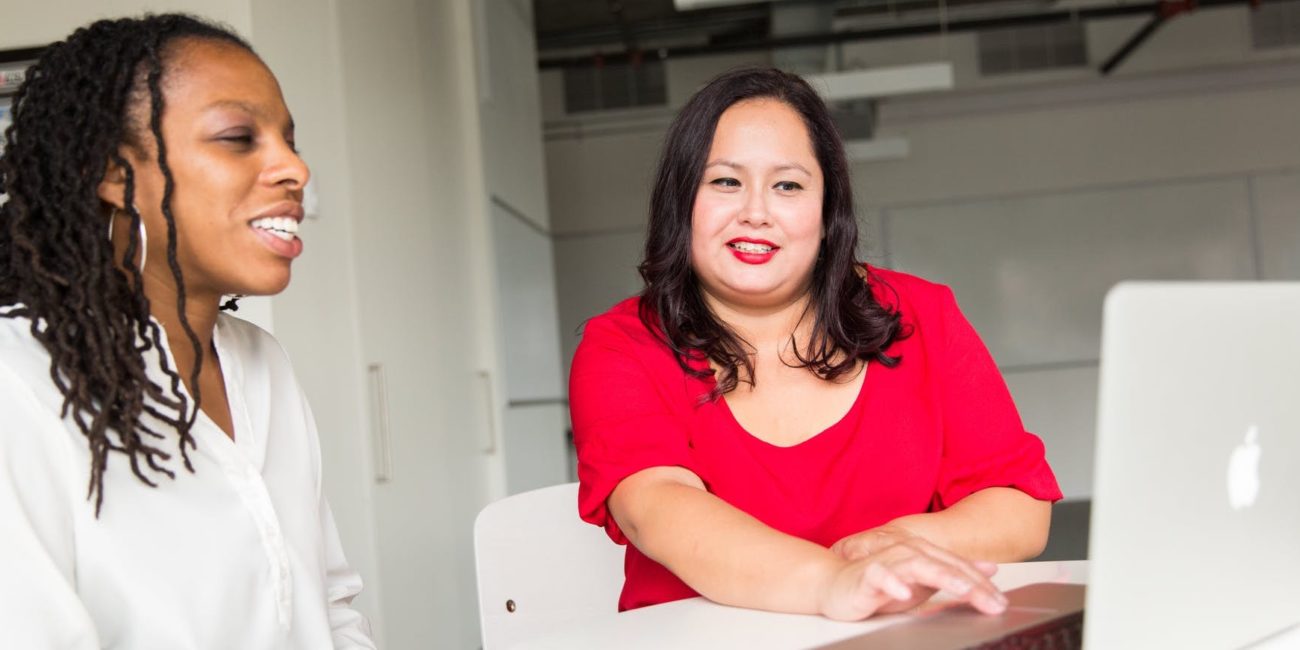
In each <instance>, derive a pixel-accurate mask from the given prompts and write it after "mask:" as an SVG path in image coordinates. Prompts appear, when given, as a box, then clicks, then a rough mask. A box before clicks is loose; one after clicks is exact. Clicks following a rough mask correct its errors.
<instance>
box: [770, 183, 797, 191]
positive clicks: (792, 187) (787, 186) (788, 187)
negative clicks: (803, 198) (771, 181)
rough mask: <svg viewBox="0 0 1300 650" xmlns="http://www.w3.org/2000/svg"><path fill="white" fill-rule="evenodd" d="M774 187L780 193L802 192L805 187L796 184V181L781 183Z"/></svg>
mask: <svg viewBox="0 0 1300 650" xmlns="http://www.w3.org/2000/svg"><path fill="white" fill-rule="evenodd" d="M772 187H773V188H774V189H776V190H777V191H778V192H794V191H796V190H802V189H803V186H802V185H800V184H798V183H796V182H794V181H781V182H780V183H777V184H776V185H773V186H772Z"/></svg>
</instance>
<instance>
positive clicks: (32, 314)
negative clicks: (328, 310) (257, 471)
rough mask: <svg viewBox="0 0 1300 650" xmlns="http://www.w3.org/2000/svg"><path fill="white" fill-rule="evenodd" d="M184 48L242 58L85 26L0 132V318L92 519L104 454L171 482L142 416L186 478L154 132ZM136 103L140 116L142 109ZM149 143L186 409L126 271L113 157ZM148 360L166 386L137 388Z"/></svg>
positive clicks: (172, 225) (185, 416) (171, 25)
mask: <svg viewBox="0 0 1300 650" xmlns="http://www.w3.org/2000/svg"><path fill="white" fill-rule="evenodd" d="M184 39H203V40H216V41H222V42H226V43H232V44H235V45H238V46H240V47H242V48H244V49H247V50H249V51H250V52H251V51H252V48H250V47H249V45H248V44H247V43H246V42H244V41H243V40H241V39H240V38H239V37H238V36H235V35H234V34H232V33H231V32H229V31H227V30H225V29H223V28H221V27H217V26H214V25H211V24H209V23H206V22H204V21H202V20H200V19H197V18H194V17H191V16H185V15H179V14H164V15H148V16H145V17H143V18H138V19H136V18H126V19H118V20H101V21H98V22H95V23H93V24H91V25H89V26H87V27H83V28H81V29H78V30H77V31H76V32H74V33H73V34H72V35H71V36H69V37H68V39H67V40H65V41H62V42H59V43H55V44H54V45H51V46H50V47H49V48H48V49H46V50H45V52H44V53H43V54H42V55H41V57H40V59H39V60H38V61H37V62H36V63H35V64H34V65H33V66H32V67H31V68H30V69H29V70H28V72H27V80H26V81H25V82H24V83H23V85H22V86H21V87H20V88H19V89H18V92H17V94H16V95H15V96H14V99H13V105H12V113H13V124H12V126H10V127H9V128H8V129H7V130H6V132H5V134H4V137H5V148H4V154H3V157H0V186H3V187H4V188H5V190H6V191H7V192H8V195H9V200H8V202H7V203H5V204H4V205H0V315H2V316H5V317H9V318H28V319H30V320H31V333H32V336H34V337H35V338H36V340H38V341H39V342H40V343H41V345H43V346H44V347H45V349H46V350H47V351H48V352H49V355H50V378H51V379H52V380H53V381H54V384H55V385H56V386H57V387H58V389H59V391H60V392H61V393H62V394H63V407H62V413H61V417H71V418H72V420H73V421H74V422H75V423H76V425H77V427H78V428H79V429H80V431H81V433H82V434H83V435H85V437H86V440H87V441H88V442H89V446H90V452H91V453H90V456H91V467H90V481H89V486H88V489H87V499H93V500H94V503H95V513H96V515H97V516H98V513H99V511H100V508H101V506H102V505H103V502H104V472H105V471H106V469H107V467H108V459H109V456H110V452H116V453H119V454H122V455H123V456H125V457H126V458H127V461H128V463H129V464H130V467H131V471H132V472H133V473H134V474H135V476H136V477H137V478H139V479H140V480H141V481H143V482H144V483H145V484H147V485H149V486H151V487H153V486H156V483H155V479H156V478H157V476H158V475H164V476H167V477H168V478H175V472H174V470H173V468H170V467H168V463H167V461H170V460H171V459H172V458H173V453H172V452H170V451H166V450H164V448H163V441H165V440H166V439H167V437H168V436H167V435H164V433H162V432H161V431H159V430H155V429H154V428H151V427H150V426H148V425H147V424H146V422H145V421H144V420H143V419H142V416H144V415H146V414H147V415H149V416H151V417H152V418H154V419H155V420H156V421H158V422H161V423H163V424H165V425H167V426H168V427H170V428H172V429H174V430H175V432H176V434H177V436H176V440H175V447H176V452H177V453H179V456H180V463H181V464H182V465H183V466H184V467H185V469H186V470H187V471H190V472H193V471H194V467H193V465H192V464H191V463H190V458H189V450H190V449H193V448H195V442H194V438H193V436H192V435H191V433H190V430H191V427H192V426H193V424H194V421H195V419H196V418H197V417H198V414H199V399H200V395H199V381H198V377H199V370H200V368H201V366H202V362H203V354H202V350H201V345H200V343H199V338H198V336H197V335H196V334H195V332H194V330H193V328H192V327H191V326H190V323H189V319H188V318H187V317H186V315H185V288H184V286H185V285H184V283H183V282H182V279H181V268H180V265H179V263H178V261H177V259H176V241H177V238H176V219H175V216H174V215H173V213H172V207H171V199H172V194H173V191H174V189H175V182H174V180H173V178H172V173H171V169H170V168H169V167H168V164H167V146H166V143H165V142H164V140H163V134H162V118H163V111H164V105H163V95H162V84H163V77H164V73H165V69H166V63H167V61H168V58H169V56H171V55H172V54H174V52H175V50H176V47H175V46H176V45H177V44H178V43H179V42H180V41H182V40H184ZM145 101H148V107H149V110H148V111H143V110H141V107H143V106H144V104H143V102H145ZM140 116H144V117H143V119H141V117H140ZM146 120H147V129H148V130H147V132H144V129H143V128H142V127H143V126H144V125H143V124H141V122H144V121H146ZM148 138H152V140H153V144H154V150H155V151H156V152H157V153H156V156H157V163H158V167H159V169H160V170H161V172H162V175H163V178H164V189H163V197H162V205H161V209H162V213H163V216H164V217H165V220H166V223H167V263H168V266H169V268H170V270H171V273H172V277H173V278H174V279H175V282H176V286H177V293H178V295H177V303H178V304H177V309H178V314H179V316H180V323H181V326H182V327H183V328H184V331H185V334H186V335H187V337H188V339H189V343H190V345H191V346H193V349H194V353H195V364H194V370H193V373H192V375H191V382H190V386H191V387H192V395H193V403H190V400H188V399H187V398H186V396H185V392H184V389H183V386H182V381H181V377H180V375H179V374H178V371H177V370H176V369H174V368H173V367H172V364H171V362H170V361H169V360H168V357H169V355H168V353H167V350H166V346H165V344H164V342H163V339H162V333H161V331H160V328H159V326H158V323H157V322H156V321H154V320H152V319H151V318H150V309H149V300H148V298H146V297H145V295H144V289H143V287H144V282H143V278H142V276H141V271H140V269H139V268H138V267H137V265H136V263H135V261H134V260H135V259H136V254H137V252H139V249H140V247H141V246H142V245H143V244H142V242H141V241H140V237H139V235H138V232H139V228H140V223H141V217H140V213H139V211H138V210H137V209H136V207H135V170H134V169H133V168H132V166H131V165H130V163H128V162H127V160H126V159H125V158H124V157H123V156H121V155H120V154H119V148H120V147H121V146H122V145H124V144H125V145H133V146H136V147H138V148H139V149H140V150H141V151H145V150H147V148H146V147H145V146H144V145H145V143H146V142H147V141H148ZM110 161H111V162H112V163H113V164H114V165H115V166H116V167H117V168H120V169H121V170H122V172H123V174H124V176H125V197H124V198H125V200H124V203H125V210H126V212H127V213H128V214H129V216H130V218H131V234H130V241H129V243H128V244H127V247H126V250H125V252H124V254H123V257H122V259H121V260H120V264H119V263H118V262H117V261H115V260H114V259H113V247H112V244H111V243H110V242H109V240H108V238H107V236H106V233H107V232H108V228H107V226H108V218H111V217H107V215H106V213H105V209H104V206H103V203H102V202H101V201H100V199H99V198H98V195H97V188H98V187H99V185H100V183H101V182H102V181H103V180H104V176H105V173H106V169H107V167H108V163H109V162H110ZM106 217H107V218H106ZM123 269H124V270H125V272H123ZM150 350H156V351H157V357H158V366H159V367H160V368H161V370H162V371H163V373H164V374H165V375H166V376H167V377H168V378H169V379H170V386H168V387H166V388H164V387H163V386H160V385H158V384H157V383H156V382H154V381H153V380H152V379H150V378H149V376H148V373H147V368H146V364H147V361H146V353H148V352H149V351H150Z"/></svg>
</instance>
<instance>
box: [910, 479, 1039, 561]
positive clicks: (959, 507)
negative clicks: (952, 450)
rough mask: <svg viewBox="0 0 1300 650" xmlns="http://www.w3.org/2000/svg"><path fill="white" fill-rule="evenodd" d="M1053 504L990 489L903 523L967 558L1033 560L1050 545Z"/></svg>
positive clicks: (912, 530) (920, 534)
mask: <svg viewBox="0 0 1300 650" xmlns="http://www.w3.org/2000/svg"><path fill="white" fill-rule="evenodd" d="M1051 517H1052V510H1051V504H1050V503H1048V502H1047V501H1039V500H1037V499H1035V498H1033V497H1031V496H1029V495H1027V494H1025V493H1024V492H1021V491H1020V490H1016V489H1014V488H988V489H984V490H980V491H979V492H976V493H974V494H971V495H970V496H968V497H966V498H965V499H962V500H961V501H958V502H957V503H955V504H953V505H952V506H951V507H949V508H948V509H946V510H942V511H939V512H929V513H924V514H916V515H908V516H905V517H899V518H898V519H895V520H893V521H891V522H889V524H887V526H897V527H901V528H903V529H905V530H907V531H909V532H911V533H913V534H916V535H919V536H921V537H924V538H925V539H926V540H929V541H930V542H931V543H933V544H937V545H939V546H942V547H944V548H947V549H949V550H951V551H953V552H955V553H957V554H958V555H961V556H963V557H967V558H971V559H977V560H988V561H992V562H1019V561H1022V560H1027V559H1030V558H1033V557H1034V556H1036V555H1038V554H1039V553H1041V552H1042V551H1043V546H1044V545H1046V544H1047V533H1048V529H1049V526H1050V523H1051Z"/></svg>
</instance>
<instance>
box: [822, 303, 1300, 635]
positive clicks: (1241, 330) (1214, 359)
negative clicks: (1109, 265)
mask: <svg viewBox="0 0 1300 650" xmlns="http://www.w3.org/2000/svg"><path fill="white" fill-rule="evenodd" d="M1101 359H1102V361H1101V384H1100V391H1099V400H1098V414H1097V453H1096V466H1095V469H1096V473H1095V477H1094V483H1093V505H1092V522H1091V532H1090V538H1089V560H1090V562H1089V565H1088V572H1089V579H1088V587H1087V589H1086V597H1085V592H1084V589H1083V587H1082V586H1079V585H1031V586H1029V587H1025V588H1023V589H1020V590H1014V591H1012V592H1010V593H1009V594H1008V596H1009V597H1010V600H1011V607H1010V608H1009V609H1008V612H1007V613H1006V614H1003V615H1001V616H997V617H985V616H982V615H980V614H977V613H975V612H974V611H972V610H970V609H969V608H966V607H954V608H950V609H948V610H944V611H942V612H940V613H938V614H933V615H927V616H922V617H920V618H918V619H917V620H916V621H912V622H908V623H904V624H900V625H895V626H891V627H888V628H885V629H883V630H880V631H878V632H874V633H869V634H865V635H863V636H860V637H856V638H854V639H848V640H846V641H844V642H841V643H838V644H834V645H833V646H828V647H835V648H863V649H867V648H927V649H934V650H941V649H945V648H965V647H973V646H980V645H982V644H986V643H990V642H995V641H996V640H998V639H1001V638H1005V637H1006V636H1007V635H1012V636H1016V635H1024V636H1026V637H1033V636H1034V635H1040V634H1041V635H1052V634H1057V633H1058V632H1061V631H1066V630H1068V629H1069V628H1070V627H1073V628H1074V630H1075V631H1074V634H1075V635H1076V636H1077V630H1078V628H1079V627H1080V626H1081V627H1082V630H1083V644H1084V647H1086V648H1087V649H1088V650H1102V649H1106V650H1109V649H1112V648H1119V649H1122V648H1241V647H1247V646H1250V645H1253V644H1256V643H1259V642H1261V641H1265V640H1267V639H1269V638H1270V637H1274V635H1277V634H1278V633H1281V632H1283V631H1285V630H1287V629H1288V628H1291V627H1292V626H1295V625H1296V624H1297V623H1300V283H1204V282H1198V283H1180V282H1164V283H1122V284H1120V285H1118V286H1116V287H1115V288H1114V289H1112V290H1111V291H1110V293H1109V294H1108V295H1107V297H1106V303H1105V317H1104V324H1103V329H1102V355H1101ZM1085 598H1086V612H1084V611H1082V610H1084V609H1085V607H1084V603H1085ZM1082 614H1086V615H1082ZM1081 615H1082V616H1081ZM1080 617H1081V618H1082V621H1081V622H1080ZM1054 630H1055V631H1054ZM1293 636H1297V635H1296V633H1295V630H1291V631H1289V632H1287V639H1288V640H1289V639H1291V638H1292V637H1293ZM1060 640H1062V641H1065V640H1066V639H1065V638H1063V637H1062V638H1061V639H1060ZM1058 647H1062V646H1058ZM1064 647H1068V646H1064Z"/></svg>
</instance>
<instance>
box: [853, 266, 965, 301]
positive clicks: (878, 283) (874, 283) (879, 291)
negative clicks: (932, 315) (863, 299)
mask: <svg viewBox="0 0 1300 650" xmlns="http://www.w3.org/2000/svg"><path fill="white" fill-rule="evenodd" d="M863 268H864V269H865V270H866V274H867V284H868V285H869V286H870V287H871V293H872V295H874V296H875V298H876V300H877V301H879V302H881V303H882V304H884V305H885V306H887V307H890V308H892V309H896V310H900V311H902V310H905V309H906V308H907V307H911V308H913V309H921V310H926V309H927V308H930V307H933V306H936V305H940V304H942V303H945V302H951V301H952V289H950V288H949V287H948V285H946V284H939V283H938V282H932V281H930V280H926V279H925V278H922V277H920V276H917V275H912V274H910V273H904V272H902V271H895V270H893V269H886V268H884V267H880V266H869V265H866V264H864V265H863Z"/></svg>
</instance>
